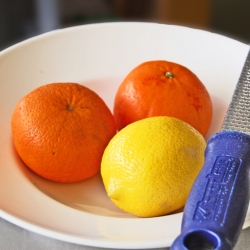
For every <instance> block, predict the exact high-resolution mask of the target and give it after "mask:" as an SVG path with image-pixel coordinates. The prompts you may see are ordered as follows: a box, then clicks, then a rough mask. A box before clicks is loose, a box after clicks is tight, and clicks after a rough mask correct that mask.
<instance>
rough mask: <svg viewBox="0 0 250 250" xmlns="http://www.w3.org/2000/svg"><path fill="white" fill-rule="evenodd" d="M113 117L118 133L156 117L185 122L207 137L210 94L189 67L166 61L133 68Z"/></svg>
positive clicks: (123, 84) (119, 94)
mask: <svg viewBox="0 0 250 250" xmlns="http://www.w3.org/2000/svg"><path fill="white" fill-rule="evenodd" d="M114 116H115V120H116V123H117V127H118V129H119V130H121V129H122V128H124V127H125V126H127V125H128V124H130V123H132V122H135V121H138V120H141V119H144V118H147V117H153V116H169V117H175V118H178V119H180V120H183V121H185V122H187V123H189V124H190V125H191V126H193V127H194V128H195V129H196V130H198V131H199V132H200V133H201V134H202V135H203V136H205V135H206V133H207V131H208V129H209V127H210V124H211V121H212V102H211V98H210V95H209V93H208V91H207V89H206V87H205V86H204V84H203V83H202V82H201V81H200V79H199V78H198V77H197V76H196V75H195V74H194V73H193V72H192V71H191V70H189V69H188V68H186V67H184V66H182V65H180V64H177V63H173V62H168V61H164V60H158V61H148V62H144V63H142V64H140V65H139V66H137V67H136V68H134V69H133V70H132V71H131V72H130V73H129V74H128V75H127V76H126V77H125V79H124V80H123V82H122V83H121V85H120V86H119V88H118V91H117V93H116V96H115V102H114Z"/></svg>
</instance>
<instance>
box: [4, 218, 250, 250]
mask: <svg viewBox="0 0 250 250" xmlns="http://www.w3.org/2000/svg"><path fill="white" fill-rule="evenodd" d="M47 249H48V250H105V249H107V248H96V247H90V246H83V245H76V244H71V243H68V242H63V241H59V240H55V239H52V238H49V237H45V236H42V235H39V234H36V233H33V232H30V231H28V230H26V229H23V228H21V227H18V226H15V225H13V224H11V223H9V222H8V221H6V220H4V219H2V218H0V250H47ZM163 249H165V250H166V249H169V248H158V250H163ZM248 249H250V228H247V229H244V230H242V232H241V235H240V238H239V241H238V243H237V245H236V247H235V250H248ZM113 250H115V249H113ZM151 250H157V249H151Z"/></svg>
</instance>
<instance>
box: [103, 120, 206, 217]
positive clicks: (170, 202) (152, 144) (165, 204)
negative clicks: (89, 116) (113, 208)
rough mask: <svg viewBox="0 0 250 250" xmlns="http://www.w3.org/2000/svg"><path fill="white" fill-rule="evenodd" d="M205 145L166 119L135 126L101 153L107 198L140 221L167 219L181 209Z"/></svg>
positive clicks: (193, 133)
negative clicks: (159, 217) (141, 218)
mask: <svg viewBox="0 0 250 250" xmlns="http://www.w3.org/2000/svg"><path fill="white" fill-rule="evenodd" d="M205 147H206V141H205V139H204V138H203V136H202V135H201V134H200V133H199V132H198V131H197V130H195V129H194V128H193V127H192V126H190V125H189V124H187V123H185V122H183V121H181V120H179V119H176V118H171V117H166V116H164V117H163V116H161V117H151V118H146V119H143V120H140V121H137V122H134V123H132V124H130V125H128V126H126V127H125V128H124V129H122V130H121V131H120V132H119V133H117V134H116V135H115V136H114V137H113V138H112V139H111V141H110V143H109V144H108V146H107V148H106V149H105V151H104V154H103V158H102V163H101V175H102V178H103V182H104V186H105V189H106V191H107V194H108V196H109V197H110V199H111V200H112V201H113V202H114V203H115V204H116V205H117V206H118V207H119V208H121V209H122V210H124V211H126V212H128V213H131V214H133V215H136V216H139V217H154V216H160V215H166V214H168V213H171V212H173V211H175V210H177V209H180V208H182V207H183V206H184V205H185V202H186V199H187V197H188V194H189V191H190V189H191V186H192V184H193V182H194V180H195V178H196V176H197V175H198V173H199V171H200V169H201V167H202V166H203V162H204V151H205Z"/></svg>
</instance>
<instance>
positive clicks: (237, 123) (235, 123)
mask: <svg viewBox="0 0 250 250" xmlns="http://www.w3.org/2000/svg"><path fill="white" fill-rule="evenodd" d="M221 130H222V131H223V130H235V131H239V132H243V133H246V134H250V51H249V52H248V55H247V58H246V61H245V65H244V67H243V71H242V73H241V75H240V78H239V81H238V83H237V85H236V88H235V90H234V94H233V97H232V100H231V102H230V104H229V107H228V110H227V113H226V116H225V119H224V121H223V124H222V129H221Z"/></svg>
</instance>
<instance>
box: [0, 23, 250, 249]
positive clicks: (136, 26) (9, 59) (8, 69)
mask: <svg viewBox="0 0 250 250" xmlns="http://www.w3.org/2000/svg"><path fill="white" fill-rule="evenodd" d="M247 53H248V45H246V44H243V43H240V42H238V41H235V40H233V39H229V38H227V37H224V36H220V35H217V34H212V33H210V32H206V31H201V30H195V29H190V28H186V27H179V26H171V25H161V24H152V23H104V24H94V25H85V26H78V27H74V28H68V29H63V30H58V31H53V32H50V33H47V34H44V35H41V36H38V37H35V38H32V39H29V40H27V41H24V42H22V43H19V44H17V45H15V46H12V47H10V48H8V49H6V50H4V51H2V52H1V53H0V107H1V116H0V183H1V188H0V208H1V210H0V216H1V217H3V218H4V219H6V220H8V221H10V222H12V223H14V224H16V225H19V226H21V227H24V228H26V229H28V230H31V231H34V232H37V233H40V234H43V235H46V236H49V237H53V238H56V239H60V240H64V241H68V242H74V243H78V244H84V245H91V246H97V247H108V248H127V249H128V248H138V249H139V248H141V249H147V248H157V247H166V246H170V245H171V243H172V242H173V240H174V239H175V237H176V236H177V235H178V234H179V232H180V225H181V219H182V213H176V214H173V215H167V216H162V217H157V218H148V219H142V218H135V217H134V216H131V215H129V214H126V213H125V212H123V211H121V210H119V209H118V208H117V207H115V205H114V204H112V203H111V202H110V200H109V199H108V197H107V195H106V193H105V191H104V188H103V185H102V181H101V177H100V175H96V176H95V177H93V178H91V179H89V180H87V181H84V182H81V183H75V184H58V183H53V182H50V181H46V180H44V179H42V178H40V177H38V176H36V175H35V174H34V173H33V172H31V171H30V170H29V169H28V168H27V167H26V166H24V164H23V163H22V162H21V161H20V159H19V157H18V156H17V155H16V153H15V150H14V149H13V145H12V138H11V130H10V121H11V115H12V112H13V109H14V107H15V105H16V104H17V102H18V101H19V100H20V99H21V98H22V97H23V96H24V95H25V94H27V93H28V92H30V91H31V90H33V89H34V88H36V87H38V86H40V85H43V84H46V83H50V82H67V81H70V82H77V83H81V84H83V85H85V86H87V87H89V88H91V89H93V90H94V91H96V92H97V93H98V94H99V95H100V96H101V97H102V98H103V99H104V100H105V102H106V103H107V105H108V106H109V108H110V109H111V110H112V106H113V101H114V95H115V92H116V90H117V88H118V85H119V84H120V82H121V81H122V80H123V78H124V77H125V75H126V74H127V73H128V72H129V71H130V70H131V69H132V68H134V67H135V66H137V65H138V64H140V63H142V62H144V61H148V60H158V59H161V60H168V61H173V62H176V63H179V64H182V65H184V66H186V67H188V68H189V69H191V70H192V71H193V72H194V73H195V74H196V75H197V76H198V77H199V78H200V80H201V81H202V82H203V83H204V85H205V86H206V87H207V89H208V91H209V93H210V95H211V98H212V102H213V107H214V116H213V121H212V125H211V128H210V130H209V132H208V135H207V138H208V137H210V135H212V134H213V133H215V132H217V131H219V130H220V126H221V124H222V121H223V118H224V114H225V112H226V109H227V106H228V104H229V101H230V99H231V96H232V93H233V90H234V87H235V85H236V83H237V80H238V78H239V75H240V72H241V69H242V66H243V64H244V61H245V58H246V55H247ZM249 214H250V212H248V214H247V217H246V221H245V224H244V227H247V226H249V224H250V223H249V221H250V215H249Z"/></svg>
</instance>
